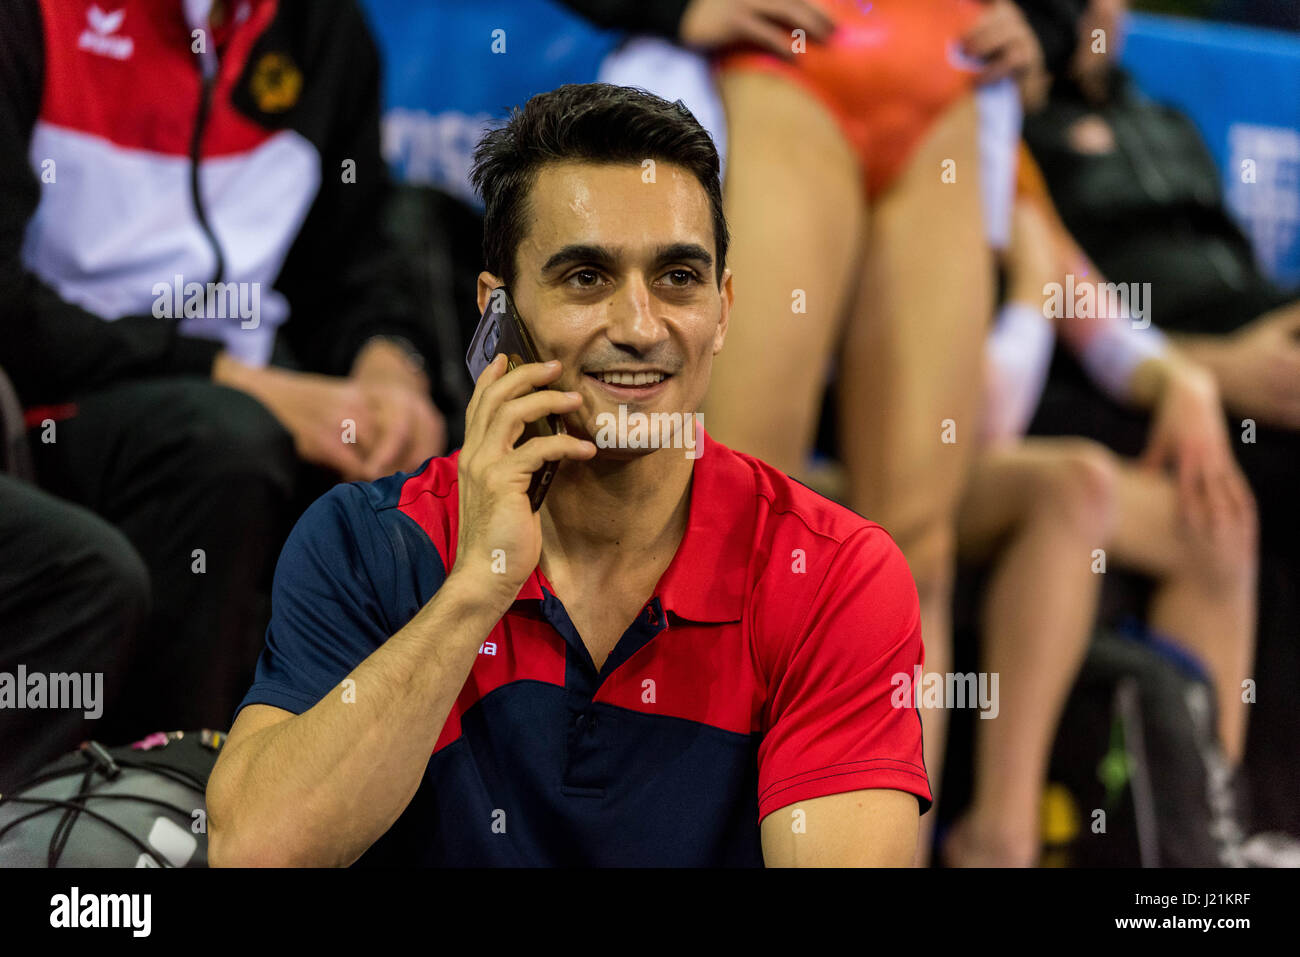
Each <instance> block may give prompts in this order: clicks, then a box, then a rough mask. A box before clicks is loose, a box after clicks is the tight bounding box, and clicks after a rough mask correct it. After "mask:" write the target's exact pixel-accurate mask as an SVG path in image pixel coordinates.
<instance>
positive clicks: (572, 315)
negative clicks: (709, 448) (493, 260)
mask: <svg viewBox="0 0 1300 957" xmlns="http://www.w3.org/2000/svg"><path fill="white" fill-rule="evenodd" d="M656 166H657V168H656V170H655V182H653V183H647V182H644V181H643V179H642V175H643V174H642V168H641V167H640V166H639V165H632V164H607V163H599V164H598V163H582V162H563V163H549V164H547V165H545V166H543V167H542V168H541V169H540V170H539V171H538V174H537V176H536V179H535V181H534V184H533V187H532V190H531V193H530V217H529V224H528V229H527V233H526V235H525V236H524V239H523V241H522V242H521V243H520V245H519V249H518V252H517V255H516V260H515V261H516V268H517V272H516V276H517V278H516V280H515V283H514V288H513V289H512V290H511V295H512V297H513V298H514V301H515V305H516V306H517V307H518V310H519V314H520V316H521V317H522V318H523V320H524V322H525V324H526V325H527V326H528V330H529V332H531V333H532V336H533V339H534V341H535V342H536V344H537V350H538V353H539V354H540V357H541V358H542V359H543V360H545V359H559V360H560V361H561V362H562V363H563V364H564V371H563V374H562V375H561V377H560V378H559V379H558V380H557V381H556V382H555V383H554V384H553V385H552V386H551V388H554V389H558V390H560V391H566V392H578V393H580V394H581V395H582V399H583V404H582V407H581V408H580V409H579V410H578V411H576V412H573V413H571V414H569V415H568V416H566V417H565V425H566V427H568V429H569V431H570V432H571V433H572V434H574V435H577V436H578V437H580V438H592V437H594V436H595V435H596V432H597V429H598V416H600V415H601V414H602V413H609V414H611V415H615V416H617V415H618V408H619V406H620V405H626V406H627V411H628V412H629V413H632V412H644V413H646V414H649V413H652V412H665V413H673V412H678V413H693V412H695V411H697V410H698V409H699V407H700V404H701V402H702V401H703V399H704V394H705V391H706V390H707V388H708V384H709V375H710V371H711V370H712V367H713V357H714V355H716V354H717V352H718V351H719V350H720V349H721V348H722V342H723V339H724V337H725V335H726V330H727V320H728V316H729V314H730V310H731V301H732V289H731V272H730V270H726V271H724V273H723V282H722V289H721V290H719V288H718V283H717V280H716V275H717V274H716V272H715V268H714V257H715V251H714V236H713V218H712V214H711V211H710V208H709V200H708V196H707V194H706V193H705V191H704V188H703V187H702V186H701V185H700V183H699V181H698V180H696V179H695V177H694V176H693V175H691V173H690V172H689V171H687V170H685V169H684V168H682V167H679V166H674V165H671V164H668V163H658V164H656ZM499 284H500V283H499V279H498V277H494V276H492V275H491V274H490V273H486V272H485V273H482V274H480V276H479V306H480V309H482V308H483V307H484V306H486V304H487V296H488V294H489V293H490V291H491V289H492V288H493V287H495V286H497V285H499ZM610 380H614V381H610ZM706 427H707V424H706ZM625 454H626V453H625ZM631 454H638V453H637V452H633V453H631Z"/></svg>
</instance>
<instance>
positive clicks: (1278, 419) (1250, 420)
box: [1025, 0, 1300, 836]
mask: <svg viewBox="0 0 1300 957" xmlns="http://www.w3.org/2000/svg"><path fill="white" fill-rule="evenodd" d="M1124 7H1125V4H1124V3H1123V2H1122V0H1093V2H1092V3H1091V4H1090V6H1089V7H1088V10H1087V14H1086V19H1085V21H1084V22H1083V23H1082V24H1081V27H1080V37H1081V42H1080V44H1079V45H1078V48H1077V51H1076V53H1075V56H1074V60H1073V64H1072V67H1071V69H1070V71H1069V74H1068V75H1067V76H1064V77H1061V78H1059V79H1058V80H1057V81H1056V82H1055V84H1054V85H1053V86H1052V89H1051V93H1050V98H1049V100H1048V104H1047V107H1046V109H1045V110H1044V111H1043V112H1042V113H1040V114H1037V115H1030V116H1028V117H1027V118H1026V121H1025V141H1026V142H1027V143H1028V144H1029V147H1030V149H1031V150H1032V151H1033V153H1034V156H1035V158H1036V159H1037V161H1038V164H1039V166H1040V167H1041V169H1042V172H1043V176H1044V179H1045V180H1046V183H1047V187H1048V190H1049V191H1050V193H1051V199H1052V201H1053V203H1054V204H1055V206H1056V208H1057V209H1058V210H1059V212H1060V215H1061V219H1062V221H1063V222H1064V224H1065V227H1066V228H1067V229H1068V230H1069V232H1070V234H1071V235H1073V236H1074V237H1075V239H1076V240H1077V241H1078V243H1079V245H1080V247H1081V248H1082V250H1083V252H1084V253H1085V254H1086V255H1087V257H1088V258H1089V259H1090V260H1091V261H1092V262H1094V263H1096V265H1097V266H1098V267H1099V268H1100V271H1101V273H1103V274H1105V276H1106V278H1107V279H1109V280H1111V281H1112V282H1116V283H1139V284H1140V283H1150V287H1149V289H1150V297H1149V301H1150V303H1151V309H1152V312H1151V315H1152V319H1153V323H1154V325H1156V326H1158V327H1160V328H1161V329H1162V330H1164V331H1165V332H1166V333H1167V334H1168V336H1169V338H1170V340H1171V342H1173V343H1174V344H1176V345H1177V346H1178V348H1179V349H1180V351H1181V352H1182V353H1183V354H1184V355H1186V356H1187V357H1188V358H1190V359H1192V360H1194V361H1195V362H1197V363H1198V364H1199V365H1201V366H1202V367H1204V368H1206V369H1208V370H1209V371H1210V373H1211V374H1212V375H1213V376H1214V379H1215V382H1216V384H1217V386H1218V390H1219V393H1220V395H1221V396H1222V401H1223V405H1224V406H1225V407H1226V409H1227V410H1228V411H1229V412H1230V413H1231V419H1230V420H1229V432H1230V435H1231V437H1232V439H1233V442H1232V444H1231V448H1232V450H1233V452H1234V457H1235V458H1236V460H1237V462H1238V463H1239V465H1240V467H1241V469H1242V471H1243V472H1244V474H1245V476H1246V479H1247V481H1248V483H1249V485H1250V488H1251V491H1252V492H1253V494H1254V496H1255V499H1256V501H1257V503H1258V513H1259V531H1260V543H1259V544H1260V565H1259V582H1260V589H1259V598H1258V608H1259V628H1258V649H1257V654H1256V660H1257V662H1258V668H1257V672H1256V673H1255V674H1252V675H1251V677H1252V678H1253V679H1255V680H1256V682H1257V691H1256V697H1255V702H1256V703H1255V704H1253V705H1252V707H1253V708H1254V709H1255V713H1254V719H1253V720H1252V721H1251V724H1250V727H1251V732H1250V735H1249V739H1248V741H1247V758H1246V766H1247V768H1248V769H1250V770H1252V773H1251V774H1250V791H1251V800H1252V805H1253V810H1252V813H1253V818H1252V822H1251V827H1252V829H1253V830H1257V831H1260V830H1286V831H1289V832H1290V833H1291V834H1293V835H1298V836H1300V804H1297V803H1296V801H1295V787H1294V782H1295V781H1296V780H1300V750H1298V749H1297V748H1296V746H1295V742H1296V741H1297V740H1300V712H1298V711H1297V710H1296V709H1295V708H1294V707H1291V704H1290V691H1291V689H1292V688H1293V687H1295V685H1296V684H1297V683H1300V668H1297V664H1296V661H1297V659H1296V623H1297V622H1298V621H1300V591H1297V589H1296V588H1295V582H1296V581H1298V580H1300V536H1298V535H1297V531H1298V530H1300V496H1297V495H1296V488H1297V487H1300V290H1297V289H1286V288H1279V286H1278V285H1277V284H1276V283H1275V282H1273V281H1272V280H1270V279H1269V278H1268V277H1267V276H1266V275H1265V274H1264V272H1263V270H1262V269H1261V268H1260V265H1259V262H1258V261H1257V259H1256V257H1255V255H1254V253H1253V251H1252V249H1251V245H1250V242H1249V241H1248V240H1247V238H1246V236H1245V235H1243V233H1242V231H1241V229H1240V228H1239V227H1238V226H1237V225H1236V223H1235V222H1234V221H1233V219H1232V217H1231V215H1230V214H1229V212H1228V210H1227V209H1226V208H1225V206H1224V201H1223V194H1222V189H1221V187H1220V179H1219V176H1220V174H1219V170H1218V169H1217V167H1216V166H1215V164H1214V161H1213V159H1212V158H1211V156H1210V154H1209V152H1208V150H1207V149H1206V147H1205V144H1204V143H1203V142H1202V140H1201V137H1200V134H1199V133H1198V131H1197V130H1196V127H1195V126H1194V124H1193V123H1192V121H1191V120H1190V119H1189V118H1188V117H1187V116H1185V115H1183V114H1182V113H1180V112H1178V111H1177V110H1175V109H1171V108H1169V107H1166V106H1162V105H1159V104H1156V103H1153V102H1151V101H1150V100H1147V99H1146V98H1144V97H1143V96H1142V95H1141V94H1140V93H1139V92H1138V90H1137V89H1136V88H1135V86H1134V83H1133V80H1132V79H1131V78H1130V77H1129V75H1128V74H1126V73H1125V72H1124V71H1123V70H1122V69H1120V68H1119V67H1118V66H1117V65H1116V64H1115V63H1114V62H1113V60H1112V57H1114V56H1115V53H1116V47H1117V45H1116V43H1115V42H1114V38H1115V37H1116V36H1117V35H1118V33H1119V30H1118V28H1119V27H1120V25H1121V16H1122V14H1123V12H1124ZM1094 28H1100V29H1104V30H1106V31H1107V35H1108V36H1110V37H1111V38H1112V42H1110V43H1108V44H1107V45H1106V48H1107V52H1105V53H1094V52H1092V49H1091V45H1090V44H1089V43H1088V42H1087V38H1089V37H1090V36H1091V33H1092V30H1093V29H1094ZM1135 171H1141V172H1140V174H1139V173H1137V172H1135ZM1091 395H1095V392H1094V391H1093V390H1092V389H1091V387H1090V386H1089V385H1088V383H1087V382H1086V379H1085V377H1084V375H1083V373H1082V371H1081V370H1080V369H1079V367H1078V365H1077V363H1075V362H1074V361H1072V360H1071V359H1070V358H1069V357H1068V356H1065V355H1063V354H1061V353H1059V352H1058V355H1057V359H1056V361H1055V362H1054V363H1053V366H1052V371H1051V375H1050V377H1049V380H1048V383H1047V387H1046V389H1045V391H1044V393H1043V400H1042V403H1041V405H1040V406H1039V409H1038V412H1037V414H1036V415H1035V417H1034V420H1033V422H1032V423H1031V425H1030V431H1031V432H1032V433H1036V434H1042V435H1086V436H1088V437H1090V438H1093V439H1096V440H1098V441H1101V442H1104V443H1105V444H1106V445H1108V446H1109V447H1111V448H1112V449H1114V450H1116V451H1117V452H1120V453H1121V454H1124V455H1136V454H1138V453H1139V451H1140V450H1141V448H1142V445H1143V443H1144V441H1145V436H1146V433H1147V430H1148V428H1149V425H1148V423H1147V422H1146V420H1145V418H1144V417H1143V416H1141V415H1138V414H1134V413H1133V412H1131V411H1129V410H1128V409H1125V408H1122V407H1121V406H1119V405H1118V404H1116V403H1113V402H1108V401H1105V400H1104V399H1095V400H1091V401H1089V400H1088V398H1087V397H1088V396H1091ZM1113 584H1115V585H1119V584H1120V582H1119V581H1116V582H1114V583H1113Z"/></svg>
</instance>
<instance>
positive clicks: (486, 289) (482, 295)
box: [478, 269, 505, 316]
mask: <svg viewBox="0 0 1300 957" xmlns="http://www.w3.org/2000/svg"><path fill="white" fill-rule="evenodd" d="M504 285H505V282H503V281H502V280H501V279H500V278H499V277H497V276H494V275H492V274H491V273H490V272H488V271H487V270H486V269H485V270H483V271H482V272H481V273H479V274H478V312H479V315H480V316H481V315H483V313H484V312H485V311H487V307H488V298H489V297H490V296H491V295H492V290H493V289H496V288H497V287H498V286H504Z"/></svg>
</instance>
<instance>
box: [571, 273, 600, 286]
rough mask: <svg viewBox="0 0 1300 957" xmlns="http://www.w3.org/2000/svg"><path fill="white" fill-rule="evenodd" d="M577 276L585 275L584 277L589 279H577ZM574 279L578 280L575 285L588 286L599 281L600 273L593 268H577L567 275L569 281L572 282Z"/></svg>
mask: <svg viewBox="0 0 1300 957" xmlns="http://www.w3.org/2000/svg"><path fill="white" fill-rule="evenodd" d="M579 277H586V279H590V280H591V281H590V282H587V281H585V279H579ZM575 279H578V280H579V281H578V283H577V285H579V286H582V287H585V288H590V287H592V286H595V285H596V284H597V283H598V282H599V281H600V273H598V272H597V271H596V270H594V269H579V270H577V271H575V272H574V273H572V274H571V275H570V276H569V282H573V281H574V280H575Z"/></svg>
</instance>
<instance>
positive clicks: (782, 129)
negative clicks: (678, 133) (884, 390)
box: [704, 70, 865, 473]
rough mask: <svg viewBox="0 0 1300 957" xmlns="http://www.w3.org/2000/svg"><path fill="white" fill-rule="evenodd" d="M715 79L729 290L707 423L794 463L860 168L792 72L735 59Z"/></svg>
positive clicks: (806, 441)
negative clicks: (739, 65) (725, 146)
mask: <svg viewBox="0 0 1300 957" xmlns="http://www.w3.org/2000/svg"><path fill="white" fill-rule="evenodd" d="M719 89H720V92H721V94H722V99H723V102H724V104H725V106H726V110H727V135H728V143H729V156H728V160H727V177H726V183H725V187H724V205H725V211H726V216H727V221H728V224H729V226H730V229H731V235H732V246H731V250H730V252H729V254H728V262H729V265H730V267H731V269H732V273H733V282H734V286H735V294H736V299H735V305H734V307H733V310H732V313H731V323H730V327H729V329H728V331H727V338H726V342H725V344H724V346H723V349H722V351H721V352H720V353H719V354H718V356H717V358H716V359H715V360H714V366H713V374H712V379H711V381H710V386H709V393H708V397H707V398H706V401H705V404H704V416H705V418H704V422H705V427H706V428H707V429H708V430H709V433H710V435H712V436H713V437H714V438H716V439H718V441H720V442H722V443H723V444H724V445H729V446H731V447H733V448H736V449H739V450H740V451H743V452H748V453H750V454H753V455H757V456H758V457H759V458H761V459H763V460H764V461H767V462H769V463H770V464H772V465H774V466H776V467H777V468H780V469H782V470H784V471H786V472H791V473H797V472H799V471H800V470H801V469H802V468H803V465H804V461H805V458H806V456H807V454H808V451H809V450H810V448H811V446H812V441H813V438H814V435H815V429H816V425H817V418H818V413H819V411H820V407H821V397H822V394H823V392H824V389H825V373H826V369H827V364H828V359H829V356H830V352H831V348H832V344H833V342H834V338H835V334H836V330H837V328H838V327H839V325H840V324H841V320H842V317H843V315H844V311H845V308H846V304H847V301H848V297H849V295H850V291H851V285H852V284H851V282H850V274H851V272H852V270H853V268H854V266H855V265H856V263H857V262H858V261H859V260H860V257H861V253H860V246H861V231H862V224H863V217H864V213H865V209H864V205H863V199H862V187H861V170H860V168H859V165H858V162H857V159H856V157H855V156H854V154H853V152H852V150H851V149H850V148H849V145H848V143H847V141H846V140H845V139H844V137H843V135H842V134H841V133H840V130H839V127H838V126H837V125H836V123H835V121H834V119H833V118H832V117H831V115H830V114H829V113H828V112H827V111H826V109H825V108H824V107H823V106H822V105H821V103H819V102H818V101H817V100H816V99H815V98H814V97H813V96H812V95H811V94H809V93H808V92H807V91H805V90H804V89H802V88H801V87H798V86H796V85H795V84H794V83H792V82H790V81H788V80H786V79H783V78H781V77H776V76H771V75H768V74H765V73H758V72H753V71H743V70H740V71H734V72H724V73H723V74H722V75H721V76H720V77H719ZM801 300H802V303H801ZM801 309H802V310H803V311H801Z"/></svg>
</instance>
